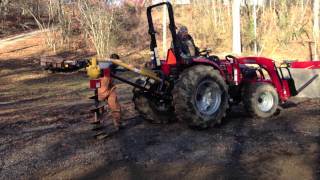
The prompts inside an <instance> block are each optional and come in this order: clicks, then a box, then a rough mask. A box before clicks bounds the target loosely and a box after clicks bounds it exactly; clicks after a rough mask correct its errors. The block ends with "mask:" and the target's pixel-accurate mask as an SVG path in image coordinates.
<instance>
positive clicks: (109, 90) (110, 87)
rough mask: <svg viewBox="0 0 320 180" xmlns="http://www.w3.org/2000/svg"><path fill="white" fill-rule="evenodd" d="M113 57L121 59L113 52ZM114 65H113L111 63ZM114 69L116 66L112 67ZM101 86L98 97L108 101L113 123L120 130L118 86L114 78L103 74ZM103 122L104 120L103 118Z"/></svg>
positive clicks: (100, 99)
mask: <svg viewBox="0 0 320 180" xmlns="http://www.w3.org/2000/svg"><path fill="white" fill-rule="evenodd" d="M110 57H111V58H113V59H119V56H118V55H116V54H112V55H111V56H110ZM111 66H112V65H111ZM110 68H111V69H114V68H115V67H110ZM100 80H101V87H100V88H98V99H99V101H106V104H108V107H109V109H110V111H111V116H112V120H113V125H114V127H115V130H116V131H118V130H119V129H120V128H121V127H122V126H121V121H120V120H121V106H120V104H119V102H118V98H117V94H116V86H115V85H114V84H113V82H112V79H111V78H110V77H107V76H103V77H102V78H100ZM102 124H103V120H102Z"/></svg>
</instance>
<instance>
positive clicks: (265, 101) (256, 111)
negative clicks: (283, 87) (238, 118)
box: [242, 83, 279, 118]
mask: <svg viewBox="0 0 320 180" xmlns="http://www.w3.org/2000/svg"><path fill="white" fill-rule="evenodd" d="M242 98H243V104H244V107H245V109H246V111H247V112H248V113H249V115H251V116H252V117H256V118H268V117H271V116H273V115H274V114H275V113H276V111H277V109H278V105H279V97H278V93H277V91H276V89H275V88H274V87H273V86H272V85H271V84H268V83H255V84H248V85H246V86H245V87H244V91H243V94H242Z"/></svg>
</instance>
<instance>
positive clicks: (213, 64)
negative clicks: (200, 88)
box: [193, 58, 226, 79]
mask: <svg viewBox="0 0 320 180" xmlns="http://www.w3.org/2000/svg"><path fill="white" fill-rule="evenodd" d="M197 64H202V65H208V66H211V67H213V68H214V69H216V70H218V71H219V72H220V74H221V76H222V77H223V78H224V79H226V76H225V73H224V72H223V70H222V69H221V67H220V66H219V65H218V64H217V63H216V62H213V61H211V60H208V59H206V58H196V59H193V65H197Z"/></svg>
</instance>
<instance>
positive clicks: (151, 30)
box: [147, 2, 180, 67]
mask: <svg viewBox="0 0 320 180" xmlns="http://www.w3.org/2000/svg"><path fill="white" fill-rule="evenodd" d="M163 5H166V6H167V8H168V14H169V21H170V24H169V29H170V32H171V36H172V42H173V46H174V47H175V48H174V54H175V56H176V59H177V65H179V64H180V62H179V60H180V52H179V49H178V48H177V47H179V46H178V42H177V33H176V25H175V21H174V14H173V9H172V5H171V3H169V2H162V3H158V4H155V5H152V6H149V7H148V8H147V18H148V24H149V35H150V37H151V42H150V50H151V52H152V57H151V59H152V60H153V63H154V64H155V65H156V67H159V66H160V59H159V52H158V50H157V40H156V31H155V29H154V26H153V19H152V9H153V8H155V7H159V6H163Z"/></svg>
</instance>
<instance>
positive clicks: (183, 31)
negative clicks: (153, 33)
mask: <svg viewBox="0 0 320 180" xmlns="http://www.w3.org/2000/svg"><path fill="white" fill-rule="evenodd" d="M177 40H178V44H179V46H180V56H181V57H182V58H183V59H189V58H191V57H194V56H197V55H199V49H198V48H197V47H196V45H195V43H194V40H193V38H192V37H191V35H190V34H189V32H188V28H187V27H186V26H181V27H180V28H179V31H178V34H177Z"/></svg>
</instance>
